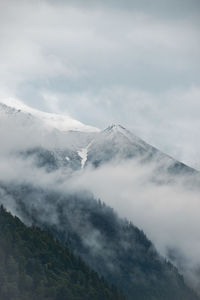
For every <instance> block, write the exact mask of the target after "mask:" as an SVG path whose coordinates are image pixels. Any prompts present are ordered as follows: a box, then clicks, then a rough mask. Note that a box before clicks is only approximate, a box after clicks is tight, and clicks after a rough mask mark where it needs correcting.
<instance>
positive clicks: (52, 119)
mask: <svg viewBox="0 0 200 300" xmlns="http://www.w3.org/2000/svg"><path fill="white" fill-rule="evenodd" d="M0 102H2V103H4V104H5V105H7V106H10V107H12V108H15V109H17V110H21V111H22V112H24V113H29V114H31V115H32V116H34V117H36V118H38V119H39V120H42V122H44V124H45V125H47V127H51V128H55V129H58V130H60V131H69V130H74V131H83V132H98V131H99V130H98V129H97V128H96V127H92V126H87V125H84V124H83V123H81V122H79V121H77V120H74V119H72V118H71V117H69V116H68V115H59V114H52V113H47V112H42V111H39V110H37V109H34V108H31V107H29V106H27V105H25V104H24V103H22V102H21V101H19V100H17V99H13V98H7V99H1V100H0Z"/></svg>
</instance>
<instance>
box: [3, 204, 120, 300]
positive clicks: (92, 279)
mask: <svg viewBox="0 0 200 300" xmlns="http://www.w3.org/2000/svg"><path fill="white" fill-rule="evenodd" d="M0 299H1V300H35V299H37V300H44V299H46V300H47V299H48V300H103V299H105V300H125V298H124V297H123V296H122V295H120V294H119V293H118V292H117V291H116V289H115V288H114V287H113V286H112V287H111V286H109V285H108V284H107V283H106V282H105V280H104V279H103V278H101V279H100V278H99V276H98V275H97V273H96V272H94V271H92V270H91V269H90V268H88V267H87V266H86V264H85V263H84V262H83V261H82V260H81V259H80V258H78V257H75V256H74V255H73V254H72V253H71V252H70V251H69V250H68V249H67V248H66V247H65V248H64V247H62V246H61V244H60V243H59V242H57V241H55V240H54V239H53V238H52V237H51V235H49V234H48V233H47V232H44V231H41V230H40V229H38V228H36V227H31V228H29V227H27V226H25V225H24V224H23V223H22V222H21V221H20V220H19V219H18V218H17V217H13V216H12V215H11V214H10V213H8V212H6V210H5V209H4V208H3V207H2V206H1V208H0Z"/></svg>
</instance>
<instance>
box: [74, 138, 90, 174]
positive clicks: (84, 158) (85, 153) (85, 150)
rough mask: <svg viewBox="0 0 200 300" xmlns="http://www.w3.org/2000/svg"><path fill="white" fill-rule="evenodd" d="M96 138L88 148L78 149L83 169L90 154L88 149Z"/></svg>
mask: <svg viewBox="0 0 200 300" xmlns="http://www.w3.org/2000/svg"><path fill="white" fill-rule="evenodd" d="M93 141H94V140H92V141H91V142H90V143H89V144H88V145H87V147H86V148H82V149H81V150H79V151H77V153H78V155H79V156H80V158H81V169H83V168H84V166H85V164H86V161H87V156H88V149H89V147H90V146H91V145H92V143H93Z"/></svg>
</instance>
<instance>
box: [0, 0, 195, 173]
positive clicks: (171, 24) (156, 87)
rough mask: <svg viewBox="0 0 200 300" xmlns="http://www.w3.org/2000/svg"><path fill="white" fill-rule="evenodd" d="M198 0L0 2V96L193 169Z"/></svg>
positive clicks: (47, 0) (24, 0) (30, 0)
mask: <svg viewBox="0 0 200 300" xmlns="http://www.w3.org/2000/svg"><path fill="white" fill-rule="evenodd" d="M199 15H200V1H199V0H190V1H188V0H173V1H172V0H168V1H167V0H159V1H158V0H154V1H150V0H148V1H147V0H146V1H145V0H140V1H137V0H135V1H134V0H132V1H130V0H124V1H119V0H118V1H117V0H115V1H113V0H110V1H109V0H107V1H104V0H101V1H100V0H93V1H92V0H91V1H89V0H84V1H78V0H73V1H72V0H65V1H64V0H63V1H61V0H57V1H53V0H51V1H50V0H40V1H39V0H7V1H4V0H0V65H1V68H0V97H1V98H4V99H6V98H7V97H14V98H17V99H20V100H22V101H23V102H24V103H26V104H28V105H29V106H31V107H34V108H37V109H40V110H43V111H47V112H53V113H62V114H68V115H71V116H72V117H73V118H75V119H77V120H79V121H81V122H83V123H86V124H89V125H93V126H96V127H99V128H102V129H103V128H105V127H107V126H108V125H109V124H111V123H120V124H122V125H124V126H126V127H127V128H129V129H130V130H132V131H134V133H136V134H137V135H139V136H140V137H141V138H143V139H145V140H146V141H147V142H149V143H151V144H153V145H154V146H156V147H157V148H159V149H161V150H162V151H165V152H167V153H168V154H170V155H172V156H174V157H175V158H177V159H179V160H181V161H183V162H185V163H187V164H189V165H190V166H193V167H196V168H198V169H200V156H199V152H200V139H199V129H200V118H199V112H200V59H199V56H200V55H199V53H200V34H199V31H200V16H199Z"/></svg>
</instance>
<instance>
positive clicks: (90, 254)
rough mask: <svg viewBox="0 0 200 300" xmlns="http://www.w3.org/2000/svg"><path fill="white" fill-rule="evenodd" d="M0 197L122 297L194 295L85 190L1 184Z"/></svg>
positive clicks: (144, 299)
mask: <svg viewBox="0 0 200 300" xmlns="http://www.w3.org/2000/svg"><path fill="white" fill-rule="evenodd" d="M0 200H1V203H3V204H8V203H9V205H10V207H12V208H15V211H16V213H17V215H19V216H20V218H21V219H22V220H23V221H24V222H25V223H27V224H29V225H31V224H32V225H34V226H39V227H40V228H42V229H43V230H49V231H50V232H51V233H52V235H53V236H54V237H55V238H56V239H57V240H59V241H60V242H61V243H62V244H63V245H65V244H66V243H67V245H68V247H69V249H70V250H71V251H72V252H73V253H74V254H75V255H76V256H80V257H81V258H82V259H83V261H85V262H86V263H87V264H88V265H89V266H90V267H91V268H92V269H93V270H95V271H96V272H97V273H98V274H99V275H100V276H103V277H104V278H105V279H106V280H107V281H108V282H109V283H110V284H114V285H115V286H117V288H118V289H120V290H121V291H122V292H123V293H124V294H125V295H126V297H127V299H129V300H161V299H162V300H169V299H170V300H177V299H181V300H197V299H198V297H197V296H196V295H195V293H194V292H193V291H192V290H191V289H190V288H188V287H187V285H186V284H185V282H184V279H183V277H182V276H181V275H180V274H179V273H178V270H177V269H176V268H175V267H174V266H173V265H172V264H171V263H169V262H167V261H166V260H165V259H164V258H163V257H161V256H160V255H159V254H158V252H157V251H156V249H155V247H154V245H153V244H152V242H151V241H150V240H149V239H148V238H147V237H146V236H145V234H144V233H143V232H142V231H141V230H139V229H138V228H137V227H135V226H134V225H133V224H131V223H130V222H128V221H127V220H123V219H120V218H119V217H118V216H117V214H116V213H115V212H114V211H113V209H111V208H109V207H107V206H106V205H105V204H103V203H101V202H100V201H96V200H95V199H94V198H93V197H92V195H90V194H89V193H88V192H83V191H80V192H76V193H74V194H72V193H66V192H65V193H63V192H61V191H58V190H57V189H55V188H53V187H48V189H41V188H36V187H35V186H33V185H21V186H19V185H14V184H12V185H9V186H5V185H3V184H1V188H0ZM103 299H104V298H103ZM105 299H107V298H105Z"/></svg>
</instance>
